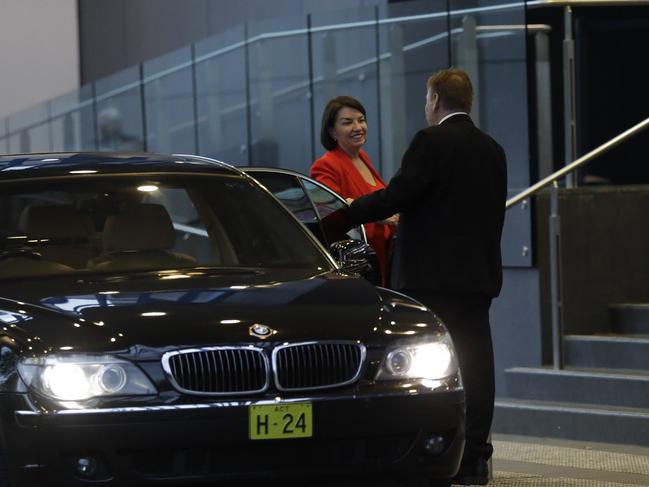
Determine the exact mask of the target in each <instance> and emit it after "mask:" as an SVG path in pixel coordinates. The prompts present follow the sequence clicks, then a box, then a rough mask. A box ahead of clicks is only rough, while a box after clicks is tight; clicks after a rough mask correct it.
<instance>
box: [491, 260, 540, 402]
mask: <svg viewBox="0 0 649 487" xmlns="http://www.w3.org/2000/svg"><path fill="white" fill-rule="evenodd" d="M539 299H540V298H539V275H538V271H537V270H536V269H531V268H530V269H505V272H504V279H503V289H502V291H501V293H500V296H499V297H498V298H496V299H495V300H494V302H493V304H492V306H491V334H492V337H493V343H494V354H495V366H496V395H497V396H498V397H506V396H507V390H506V385H505V369H507V368H510V367H525V366H533V367H538V366H540V365H541V364H542V362H543V359H542V348H543V347H542V330H541V319H540V303H539Z"/></svg>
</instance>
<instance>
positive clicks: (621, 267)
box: [536, 186, 649, 334]
mask: <svg viewBox="0 0 649 487" xmlns="http://www.w3.org/2000/svg"><path fill="white" fill-rule="evenodd" d="M559 209H560V214H561V260H562V264H563V265H562V281H563V300H564V308H563V317H564V330H565V333H566V334H593V333H610V332H612V331H613V330H612V329H611V326H610V325H611V322H610V311H609V305H610V304H614V303H647V302H649V251H648V249H649V216H648V215H649V186H603V187H597V186H594V187H593V186H590V187H588V186H587V187H581V188H577V189H561V190H560V191H559ZM548 212H549V195H548V193H542V194H540V195H539V196H538V197H537V199H536V221H537V227H536V235H537V245H536V251H537V264H538V270H539V281H540V283H541V287H540V289H541V319H542V322H543V328H545V329H549V328H550V327H551V310H550V293H549V289H550V287H549V282H550V281H549V251H548V245H549V244H548V241H549V237H548Z"/></svg>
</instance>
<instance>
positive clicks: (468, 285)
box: [346, 114, 507, 297]
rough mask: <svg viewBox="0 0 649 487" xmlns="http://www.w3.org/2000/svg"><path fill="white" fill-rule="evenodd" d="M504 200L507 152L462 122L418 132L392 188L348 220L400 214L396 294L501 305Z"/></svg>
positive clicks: (456, 118) (362, 203)
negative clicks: (461, 297)
mask: <svg viewBox="0 0 649 487" xmlns="http://www.w3.org/2000/svg"><path fill="white" fill-rule="evenodd" d="M506 197H507V164H506V158H505V152H504V151H503V149H502V147H501V146H500V145H499V144H498V143H497V142H496V141H495V140H493V139H492V138H491V137H490V136H488V135H487V134H485V133H483V132H482V131H480V130H479V129H478V128H477V127H476V126H475V125H474V124H473V122H472V121H471V119H470V118H469V117H468V116H467V115H463V114H458V115H453V116H452V117H450V118H448V119H447V120H445V121H444V122H442V124H441V125H435V126H431V127H428V128H426V129H424V130H421V131H419V132H418V133H417V134H416V135H415V137H414V138H413V140H412V142H411V143H410V146H409V147H408V149H407V151H406V153H405V154H404V156H403V160H402V163H401V168H400V169H399V171H398V172H397V174H396V175H395V176H394V177H393V178H392V180H391V181H390V183H389V184H388V186H387V187H386V188H385V189H383V190H379V191H375V192H374V193H372V194H369V195H366V196H363V197H361V198H358V199H356V200H355V201H354V202H353V203H352V205H351V206H350V208H349V209H348V210H347V211H346V216H347V218H348V219H350V220H351V221H353V222H354V223H363V222H368V221H376V220H381V219H384V218H387V217H389V216H390V215H393V214H395V213H401V216H400V221H399V226H398V228H397V237H396V244H395V249H394V256H393V267H392V283H391V286H392V287H393V288H395V289H403V290H408V289H416V290H425V291H430V292H436V293H440V294H478V295H485V296H488V297H495V296H497V295H498V294H499V292H500V288H501V284H502V264H501V254H500V238H501V234H502V227H503V220H504V215H505V200H506Z"/></svg>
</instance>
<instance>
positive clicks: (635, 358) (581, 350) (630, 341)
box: [563, 335, 649, 371]
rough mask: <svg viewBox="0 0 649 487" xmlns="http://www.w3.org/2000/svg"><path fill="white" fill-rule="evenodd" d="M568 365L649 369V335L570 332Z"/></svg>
mask: <svg viewBox="0 0 649 487" xmlns="http://www.w3.org/2000/svg"><path fill="white" fill-rule="evenodd" d="M563 344H564V361H565V365H566V367H569V368H584V367H595V368H599V369H633V370H645V371H649V337H629V336H623V335H566V336H565V337H564V341H563Z"/></svg>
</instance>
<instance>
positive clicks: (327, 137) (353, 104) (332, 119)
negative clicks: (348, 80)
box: [320, 96, 367, 150]
mask: <svg viewBox="0 0 649 487" xmlns="http://www.w3.org/2000/svg"><path fill="white" fill-rule="evenodd" d="M343 107H349V108H353V109H355V110H358V111H359V112H361V113H362V114H363V116H364V117H367V114H366V113H365V107H364V106H363V105H362V104H361V102H360V101H358V100H357V99H356V98H352V97H351V96H337V97H336V98H332V99H331V100H329V102H328V103H327V105H326V106H325V109H324V111H323V112H322V126H321V128H320V143H322V146H323V147H324V148H325V149H327V150H334V149H335V148H336V146H337V145H338V142H336V140H335V139H334V138H333V137H332V136H331V129H332V128H334V125H335V123H336V117H337V116H338V112H339V111H340V109H341V108H343Z"/></svg>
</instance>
